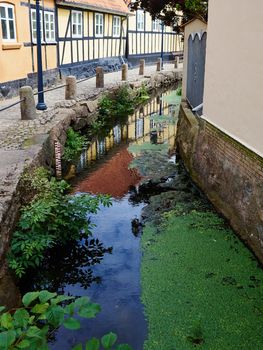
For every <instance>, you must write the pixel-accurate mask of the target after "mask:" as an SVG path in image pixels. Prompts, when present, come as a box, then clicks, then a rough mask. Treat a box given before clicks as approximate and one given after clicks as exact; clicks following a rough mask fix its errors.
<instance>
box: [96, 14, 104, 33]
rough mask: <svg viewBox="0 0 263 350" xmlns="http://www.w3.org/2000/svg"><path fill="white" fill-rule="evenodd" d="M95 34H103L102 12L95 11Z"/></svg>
mask: <svg viewBox="0 0 263 350" xmlns="http://www.w3.org/2000/svg"><path fill="white" fill-rule="evenodd" d="M95 36H103V14H102V13H95Z"/></svg>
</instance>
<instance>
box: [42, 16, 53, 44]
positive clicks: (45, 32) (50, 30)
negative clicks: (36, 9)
mask: <svg viewBox="0 0 263 350" xmlns="http://www.w3.org/2000/svg"><path fill="white" fill-rule="evenodd" d="M46 15H47V16H48V21H46ZM51 16H52V17H53V19H52V21H51V20H50V18H51ZM47 23H48V28H47V27H46V26H47ZM52 23H53V29H51V24H52ZM42 26H43V25H42ZM43 29H44V39H45V42H46V43H55V42H56V25H55V13H54V12H53V11H44V26H43ZM47 32H49V38H48V39H47ZM52 33H53V35H52ZM50 34H51V35H50Z"/></svg>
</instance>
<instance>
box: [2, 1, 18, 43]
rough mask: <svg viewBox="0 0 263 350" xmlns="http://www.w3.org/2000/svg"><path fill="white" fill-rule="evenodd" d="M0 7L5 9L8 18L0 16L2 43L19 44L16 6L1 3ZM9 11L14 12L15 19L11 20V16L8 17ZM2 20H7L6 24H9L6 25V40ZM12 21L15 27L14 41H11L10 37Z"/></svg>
mask: <svg viewBox="0 0 263 350" xmlns="http://www.w3.org/2000/svg"><path fill="white" fill-rule="evenodd" d="M0 7H3V8H4V9H5V16H6V17H5V18H2V17H1V15H0V23H1V31H2V41H3V42H4V43H7V42H9V43H10V42H11V43H15V42H17V33H16V18H15V17H16V16H15V5H13V4H10V3H7V2H1V3H0ZM8 9H11V10H12V14H13V18H9V16H8ZM2 20H5V21H6V24H7V25H6V33H7V38H6V39H4V37H3V30H2ZM10 21H12V22H13V27H14V38H13V39H11V37H10V26H9V22H10Z"/></svg>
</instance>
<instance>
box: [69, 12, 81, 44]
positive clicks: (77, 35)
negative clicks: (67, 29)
mask: <svg viewBox="0 0 263 350" xmlns="http://www.w3.org/2000/svg"><path fill="white" fill-rule="evenodd" d="M74 14H76V18H77V21H76V22H73V17H74V16H73V15H74ZM79 15H81V22H78V19H79ZM73 25H76V27H77V28H80V31H81V33H80V34H79V33H78V32H79V31H78V29H77V33H75V34H74V33H73ZM71 32H72V38H82V36H83V12H82V11H76V10H73V11H72V12H71Z"/></svg>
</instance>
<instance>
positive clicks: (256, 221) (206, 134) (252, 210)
mask: <svg viewBox="0 0 263 350" xmlns="http://www.w3.org/2000/svg"><path fill="white" fill-rule="evenodd" d="M177 146H178V151H179V154H180V156H181V157H182V159H183V161H184V164H185V166H186V168H187V170H188V171H189V173H190V175H191V177H192V179H193V180H194V181H195V182H196V184H197V185H198V186H199V187H200V188H201V190H202V191H203V192H204V193H205V194H206V195H207V197H208V198H209V199H210V201H211V202H212V203H213V205H214V206H215V208H216V209H217V210H218V211H219V212H220V213H222V214H223V215H224V216H225V217H226V218H227V219H228V220H229V222H230V224H231V226H232V227H233V229H234V230H235V231H236V232H237V234H238V235H239V236H240V237H241V238H242V240H243V241H244V242H245V243H246V244H247V245H248V246H249V247H250V248H251V249H252V251H253V252H254V253H255V255H256V256H257V257H258V259H259V260H260V261H261V263H262V262H263V159H262V158H260V157H259V156H258V155H256V154H255V153H254V152H252V151H250V150H248V149H247V148H246V147H244V146H243V145H242V144H240V143H239V142H237V141H235V140H234V139H232V138H231V137H229V136H228V135H226V134H224V133H223V132H222V131H220V130H218V129H217V128H216V127H214V126H213V125H211V124H210V123H208V122H206V121H204V120H202V119H200V118H198V117H195V116H194V115H193V114H192V112H191V110H190V109H188V107H187V105H186V104H182V106H181V110H180V117H179V123H178V131H177Z"/></svg>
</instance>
